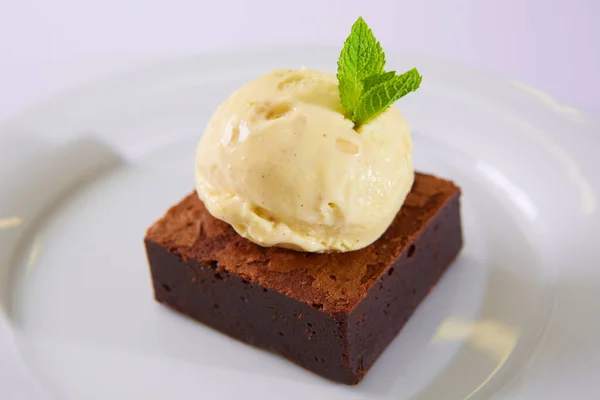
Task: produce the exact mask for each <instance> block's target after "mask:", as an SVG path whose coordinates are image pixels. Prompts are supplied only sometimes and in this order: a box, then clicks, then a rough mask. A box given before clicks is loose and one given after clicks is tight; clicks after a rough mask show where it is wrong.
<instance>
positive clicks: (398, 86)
mask: <svg viewBox="0 0 600 400" xmlns="http://www.w3.org/2000/svg"><path fill="white" fill-rule="evenodd" d="M422 79H423V77H422V76H421V75H420V74H419V72H418V71H417V69H416V68H413V69H411V70H410V71H408V72H405V73H404V74H402V75H397V76H394V77H393V78H391V79H388V80H386V81H383V82H380V83H378V84H376V85H375V86H373V87H371V89H369V90H368V91H367V92H365V93H364V95H362V96H361V97H360V100H359V101H358V104H357V105H356V109H355V110H354V113H353V114H352V121H354V124H355V126H356V127H358V126H359V125H362V124H366V123H367V122H369V121H370V120H372V119H373V118H375V117H376V116H377V115H379V114H381V113H382V112H384V111H385V110H387V109H388V107H389V106H391V105H392V104H393V103H394V102H395V101H396V100H398V99H399V98H401V97H403V96H405V95H407V94H408V93H410V92H413V91H415V90H417V89H418V88H419V86H420V85H421V80H422Z"/></svg>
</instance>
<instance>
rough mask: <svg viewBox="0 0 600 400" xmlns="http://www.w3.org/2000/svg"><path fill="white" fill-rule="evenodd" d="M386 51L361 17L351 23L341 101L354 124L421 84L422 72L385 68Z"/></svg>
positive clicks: (340, 78) (342, 61) (340, 69)
mask: <svg viewBox="0 0 600 400" xmlns="http://www.w3.org/2000/svg"><path fill="white" fill-rule="evenodd" d="M384 67H385V53H384V52H383V49H382V48H381V45H380V44H379V42H378V41H377V39H375V36H374V35H373V32H372V31H371V29H370V28H369V26H368V25H367V23H366V22H365V20H364V19H363V18H362V17H358V19H357V20H356V22H355V23H354V24H353V25H352V29H351V31H350V36H348V38H347V39H346V41H345V42H344V48H343V49H342V52H341V53H340V57H339V59H338V70H337V79H338V90H339V92H340V103H341V104H342V109H343V110H344V114H345V115H346V117H347V118H349V119H351V120H352V122H354V128H355V129H356V128H358V127H359V126H360V125H361V124H364V123H367V122H369V121H370V120H372V119H373V118H375V117H376V116H377V115H379V114H381V113H382V112H384V111H385V110H387V109H388V107H389V106H391V105H392V104H393V103H394V102H395V101H396V100H398V99H399V98H401V97H402V96H405V95H406V94H408V93H410V92H413V91H415V90H417V89H418V88H419V85H420V84H421V79H422V77H421V75H419V72H418V71H417V70H416V69H411V70H410V71H408V72H405V73H404V74H402V75H396V72H395V71H389V72H385V70H384Z"/></svg>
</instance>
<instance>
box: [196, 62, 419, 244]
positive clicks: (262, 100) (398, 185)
mask: <svg viewBox="0 0 600 400" xmlns="http://www.w3.org/2000/svg"><path fill="white" fill-rule="evenodd" d="M337 85H338V82H337V79H336V77H335V75H333V74H328V73H323V72H318V71H314V70H310V69H306V68H303V69H300V70H278V71H274V72H271V73H269V74H267V75H264V76H261V77H259V78H257V79H255V80H253V81H251V82H249V83H248V84H246V85H245V86H243V87H242V88H241V89H239V90H237V91H236V92H234V93H233V94H232V95H231V96H230V97H229V98H228V99H227V100H226V101H225V102H224V103H223V104H222V105H221V106H219V107H218V109H217V110H216V112H215V113H214V115H213V116H212V118H211V119H210V121H209V122H208V125H207V126H206V130H205V132H204V135H203V136H202V138H201V140H200V142H199V144H198V148H197V154H196V169H195V172H196V178H195V179H196V190H197V192H198V196H199V197H200V199H201V200H202V201H203V202H204V204H205V206H206V208H207V209H208V211H209V212H210V213H211V214H212V215H213V216H214V217H215V218H218V219H220V220H223V221H225V222H227V223H228V224H230V225H231V226H232V227H233V228H234V229H235V230H236V231H237V232H238V233H239V234H240V235H242V236H243V237H245V238H247V239H249V240H251V241H253V242H255V243H257V244H259V245H261V246H280V247H286V248H291V249H296V250H302V251H309V252H330V251H331V252H333V251H351V250H357V249H360V248H362V247H365V246H367V245H369V244H371V243H372V242H374V241H375V240H377V238H379V237H380V236H381V235H382V234H383V233H384V232H385V230H386V229H387V228H388V226H389V225H390V223H391V222H392V220H393V219H394V217H395V216H396V214H397V212H398V210H399V209H400V207H401V206H402V203H403V202H404V200H405V198H406V195H407V194H408V192H409V191H410V189H411V186H412V183H413V179H414V171H413V163H412V144H411V139H410V131H409V127H408V124H407V123H406V121H405V119H404V118H403V117H402V115H401V113H400V111H399V110H398V109H397V108H395V107H394V106H392V107H390V108H389V109H388V110H387V111H385V112H383V113H382V114H380V115H379V116H378V117H376V118H375V119H373V120H372V121H371V122H369V123H367V124H365V125H362V126H361V127H360V128H359V129H358V130H355V129H354V124H353V122H352V121H350V120H349V119H347V118H345V117H344V115H343V112H342V108H341V105H340V96H339V93H338V87H337Z"/></svg>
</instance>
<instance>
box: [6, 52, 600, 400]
mask: <svg viewBox="0 0 600 400" xmlns="http://www.w3.org/2000/svg"><path fill="white" fill-rule="evenodd" d="M337 55H338V54H337V50H336V49H314V48H293V49H290V48H286V49H280V50H269V51H256V52H243V53H240V52H238V53H231V54H213V55H206V56H199V57H193V58H184V59H178V60H174V61H170V62H166V63H164V64H161V65H153V66H149V67H146V68H142V69H139V70H136V71H130V72H126V73H122V74H119V75H116V76H111V77H108V78H106V79H103V80H100V81H98V82H95V83H93V84H91V85H88V86H86V87H83V88H81V89H79V90H76V91H73V92H71V93H68V94H65V95H63V96H61V97H57V98H55V99H53V100H52V101H49V102H46V103H43V104H40V105H39V106H37V107H34V108H32V109H29V110H28V111H26V112H24V113H22V114H21V115H17V116H15V117H14V118H12V119H10V120H8V121H5V122H4V123H3V124H2V125H0V141H1V144H2V145H1V146H0V170H1V171H2V174H0V188H1V189H2V190H1V191H0V310H1V313H0V394H1V395H2V398H19V399H29V398H31V399H37V398H40V399H45V398H60V399H82V398H85V399H107V398H110V399H131V398H144V399H164V398H189V397H192V396H193V397H198V398H216V397H218V398H242V396H243V398H248V399H261V400H266V399H279V398H289V399H305V398H307V397H310V398H316V399H409V398H414V399H466V398H469V399H488V398H494V399H533V398H544V399H555V398H556V399H564V398H578V399H586V398H590V399H591V398H598V397H597V396H598V395H599V394H600V381H599V380H598V379H597V377H598V371H600V342H599V341H598V340H597V338H598V337H599V336H600V319H599V318H598V315H600V269H599V268H598V266H599V265H600V256H599V255H598V254H599V253H598V252H597V249H596V247H597V243H599V242H600V232H599V229H598V228H599V227H600V217H599V213H598V201H599V200H598V196H599V195H600V173H599V171H600V169H599V162H598V157H597V154H596V153H597V151H598V148H599V144H600V141H599V139H598V134H599V133H600V129H599V125H598V123H597V122H595V121H593V120H591V119H590V118H589V117H587V116H585V115H582V114H581V113H579V112H578V111H577V110H575V109H573V108H570V107H568V106H565V105H562V104H560V103H557V102H556V101H554V100H553V99H552V98H550V97H549V96H547V95H545V94H544V93H542V92H539V91H537V90H535V89H532V88H530V87H528V86H526V85H524V84H522V83H519V82H517V81H513V80H509V79H503V78H499V77H496V76H491V75H488V74H485V73H482V72H477V71H471V70H468V69H465V68H462V67H459V66H455V65H451V64H447V63H444V62H441V61H438V60H434V59H430V58H426V57H423V56H417V55H403V56H395V57H394V56H390V57H389V61H388V65H390V66H393V67H394V69H397V70H405V69H408V68H411V67H413V66H417V67H418V68H419V70H420V71H421V72H422V74H423V76H424V81H423V84H422V87H421V89H420V90H419V91H418V92H417V93H415V94H413V95H411V96H409V97H407V98H406V99H402V100H400V101H399V102H398V106H399V107H400V108H401V110H402V111H403V113H404V114H405V116H406V118H407V120H408V121H409V123H410V124H411V126H412V131H413V138H414V147H415V163H416V167H417V168H418V169H419V170H421V171H424V172H429V173H434V174H437V175H440V176H442V177H446V178H449V179H452V180H454V181H455V182H457V183H458V184H459V185H460V186H461V187H462V189H463V204H462V213H463V223H464V234H465V247H464V250H463V252H462V253H461V255H460V257H459V259H458V260H457V261H456V263H455V264H454V266H453V267H451V269H450V270H449V272H448V273H447V274H446V275H445V276H444V278H443V279H442V281H441V282H440V284H439V285H438V286H437V287H436V289H435V290H434V291H433V292H432V293H431V295H430V296H429V297H428V298H427V299H426V300H425V302H424V303H423V304H422V305H421V306H420V307H419V309H418V310H417V312H416V314H415V315H414V316H413V318H412V319H411V320H410V321H409V323H408V324H407V326H406V327H405V328H404V329H403V331H402V332H401V333H400V335H399V336H398V337H397V338H396V339H395V340H394V341H393V342H392V344H391V345H390V347H389V348H388V349H387V350H386V352H385V353H384V354H383V355H382V357H381V358H380V359H379V360H378V361H377V363H376V364H375V366H374V367H373V368H372V369H371V371H370V372H369V374H368V375H367V376H366V378H365V379H364V381H363V382H362V383H361V384H360V385H358V386H354V387H350V386H344V385H339V384H335V383H331V382H329V381H326V380H324V379H322V378H319V377H318V376H316V375H313V374H311V373H309V372H307V371H305V370H303V369H301V368H300V367H297V366H295V365H294V364H292V363H289V362H287V361H285V360H283V359H280V358H279V357H277V356H274V355H272V354H269V353H267V352H264V351H261V350H257V349H254V348H252V347H249V346H247V345H244V344H241V343H239V342H237V341H234V340H232V339H230V338H228V337H226V336H224V335H221V334H219V333H217V332H215V331H213V330H211V329H209V328H207V327H205V326H203V325H201V324H199V323H196V322H194V321H192V320H190V319H187V318H184V317H182V316H181V315H179V314H176V313H174V312H172V311H170V310H168V309H166V308H165V307H163V306H161V305H159V304H158V303H156V302H155V301H154V300H153V296H152V290H151V285H150V277H149V272H148V266H147V262H146V257H145V252H144V247H143V242H142V238H143V236H144V231H145V229H146V227H147V226H149V224H150V223H152V222H153V221H154V220H155V219H156V218H157V217H159V216H161V215H162V214H163V213H164V212H165V210H166V209H167V208H168V207H169V206H170V205H171V204H174V203H175V202H177V201H178V200H179V199H180V198H181V197H183V196H184V195H185V194H187V193H188V192H190V191H191V190H192V189H193V186H194V183H193V159H194V155H195V147H196V143H197V141H198V139H199V137H200V135H201V134H202V131H203V127H204V125H205V123H206V122H207V119H208V117H209V116H210V115H211V114H212V112H213V110H214V109H215V107H216V106H217V105H218V104H219V103H221V102H222V101H223V100H224V99H225V98H226V97H227V95H228V94H229V93H231V92H232V91H233V90H235V89H236V88H238V87H239V86H240V85H241V84H243V83H245V82H247V81H248V80H250V79H251V78H253V77H256V76H258V75H260V74H263V73H265V72H268V71H270V70H272V69H275V68H282V67H292V68H296V67H301V66H303V65H306V66H309V67H312V68H316V69H322V70H330V71H332V72H333V69H334V68H335V66H336V64H335V61H336V59H337ZM240 60H243V62H240ZM8 395H12V396H8ZM7 396H8V397H7Z"/></svg>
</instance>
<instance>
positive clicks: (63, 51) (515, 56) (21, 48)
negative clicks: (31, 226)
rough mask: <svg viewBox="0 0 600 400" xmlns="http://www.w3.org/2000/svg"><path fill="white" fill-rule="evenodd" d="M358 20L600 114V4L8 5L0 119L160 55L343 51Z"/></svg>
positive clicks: (57, 1)
mask: <svg viewBox="0 0 600 400" xmlns="http://www.w3.org/2000/svg"><path fill="white" fill-rule="evenodd" d="M358 15H363V16H364V18H365V19H366V20H367V22H368V23H369V25H370V26H371V27H372V28H373V29H374V31H375V33H376V35H377V38H378V39H379V40H380V41H381V42H382V44H383V47H384V49H385V50H386V51H388V52H403V51H408V52H415V51H416V52H422V53H425V54H428V55H433V56H436V57H439V58H443V59H446V60H450V61H455V62H457V63H461V64H464V65H468V66H471V67H475V68H480V69H484V70H488V71H491V72H495V73H498V74H501V75H503V76H506V77H508V78H511V79H517V80H520V81H521V82H523V83H524V84H526V85H529V86H532V87H534V88H537V89H539V90H541V91H543V92H545V93H547V94H549V95H551V96H552V97H554V98H555V99H557V100H558V101H562V102H566V103H569V104H570V105H572V106H574V107H576V108H579V109H581V110H583V111H585V112H588V113H590V114H593V115H595V116H600V102H597V101H595V100H596V99H597V97H598V95H597V94H598V93H599V92H600V78H599V77H598V71H600V25H599V24H597V23H596V21H597V18H598V17H599V16H600V2H599V1H596V0H570V1H564V0H421V1H411V2H408V1H396V0H370V1H368V2H367V1H360V0H329V1H324V0H303V1H302V2H280V1H261V0H252V1H239V0H238V1H230V0H219V1H209V2H207V1H198V0H171V1H165V0H162V1H159V0H145V1H142V0H103V1H85V2H82V1H78V0H53V1H42V0H38V1H35V0H20V1H13V2H9V1H7V0H5V1H0V72H1V74H0V121H1V120H3V119H5V118H7V117H9V116H10V115H11V114H14V113H15V112H18V111H19V110H23V109H24V108H26V107H27V106H28V105H31V104H35V103H36V102H38V101H40V100H43V99H45V98H49V97H51V96H52V95H53V94H54V93H57V92H61V91H64V90H68V89H69V88H72V87H75V86H77V85H79V84H81V83H84V82H87V81H90V80H93V79H94V78H96V77H100V76H102V75H106V74H107V73H112V72H116V71H119V70H122V69H124V68H131V67H134V66H138V65H141V64H145V63H148V62H152V61H154V60H164V59H166V58H170V57H176V56H181V55H190V54H198V53H202V52H207V51H215V50H222V49H224V48H239V47H248V46H257V45H259V46H270V45H275V44H278V45H281V44H326V45H334V46H341V45H342V42H343V40H344V38H345V37H346V36H347V34H348V32H349V28H350V26H351V24H352V22H353V21H354V20H355V19H356V17H357V16H358Z"/></svg>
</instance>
